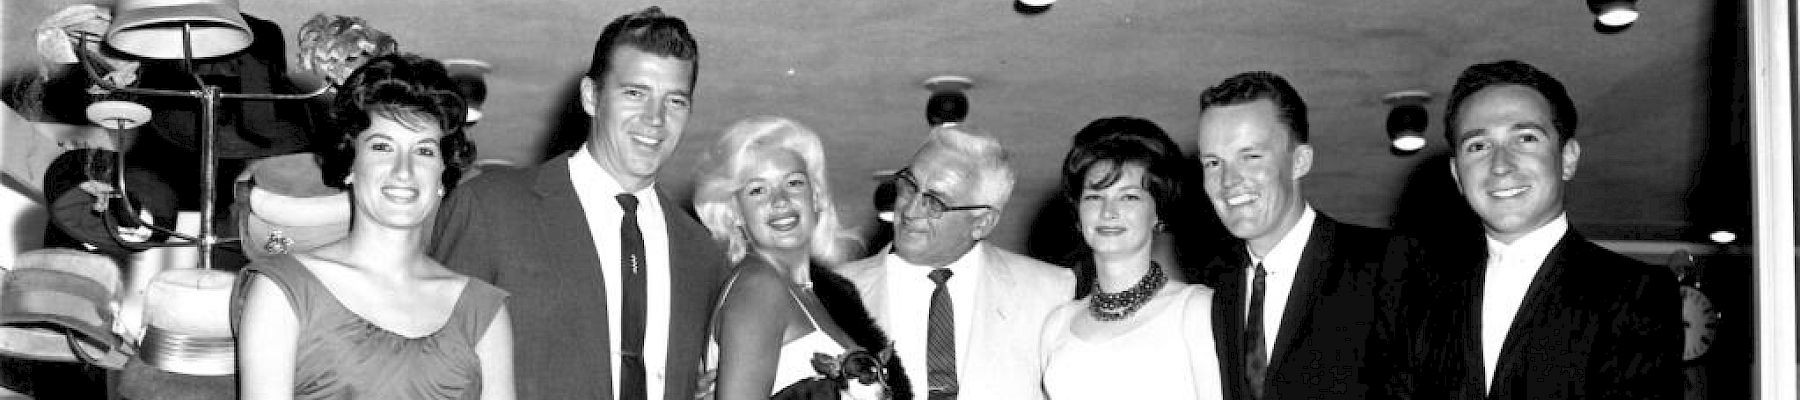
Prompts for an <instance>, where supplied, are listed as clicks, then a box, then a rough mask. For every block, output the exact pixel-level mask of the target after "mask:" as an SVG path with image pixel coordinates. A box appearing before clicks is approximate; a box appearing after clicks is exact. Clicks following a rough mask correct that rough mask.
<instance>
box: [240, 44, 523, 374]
mask: <svg viewBox="0 0 1800 400" xmlns="http://www.w3.org/2000/svg"><path fill="white" fill-rule="evenodd" d="M340 90H341V91H340V92H339V94H338V95H337V97H336V98H335V99H334V100H333V104H332V116H333V119H334V121H335V122H336V128H337V129H339V131H340V132H342V137H341V140H340V141H339V142H338V145H337V146H336V147H335V148H334V149H330V150H328V151H326V152H325V153H324V154H322V155H321V157H320V159H321V170H322V171H323V172H324V174H323V175H324V180H325V183H326V184H327V185H331V186H337V187H341V188H346V189H348V191H349V192H350V194H351V195H350V198H351V203H352V204H351V208H352V210H353V211H352V214H351V215H352V216H351V227H350V233H349V235H348V236H347V237H345V238H344V239H342V240H339V241H337V242H334V243H330V244H326V245H324V246H321V247H319V248H317V249H314V250H312V251H310V252H306V253H302V254H293V255H290V256H286V257H282V258H279V259H275V260H272V261H269V262H262V263H256V264H252V265H250V266H249V267H247V268H246V269H245V275H244V277H245V279H249V280H250V281H249V282H248V289H247V291H246V293H245V298H244V305H243V311H242V319H241V320H240V321H239V324H238V329H237V332H238V342H237V351H238V369H239V371H238V382H239V390H240V395H241V396H242V398H245V399H277V398H278V399H290V398H299V399H337V398H370V399H476V398H479V399H510V398H513V369H512V322H511V319H510V317H508V313H507V311H506V305H505V300H506V296H507V294H506V292H504V291H502V290H500V289H498V288H495V287H494V286H492V285H489V284H487V283H486V282H482V281H480V280H477V279H470V278H469V277H468V276H464V275H461V274H457V273H455V272H452V271H450V270H448V269H445V268H444V266H443V265H441V264H439V263H438V262H437V261H434V260H432V259H431V258H430V257H427V256H426V254H425V252H424V246H425V244H426V243H427V242H428V241H429V240H430V236H431V233H430V228H429V226H430V225H428V224H427V222H428V221H429V220H430V219H431V216H432V214H433V213H435V212H436V211H437V207H438V203H439V201H440V200H441V198H442V197H443V196H444V194H445V192H446V191H448V190H449V189H450V187H451V186H452V185H455V184H456V182H457V181H458V179H457V178H458V176H459V175H460V171H461V169H462V167H463V166H464V165H465V164H467V163H468V160H469V159H470V158H471V156H472V154H473V153H474V149H473V148H472V147H471V145H470V144H469V141H468V138H467V137H466V136H465V134H464V133H463V129H462V127H463V113H464V112H466V110H467V108H466V107H465V106H464V102H463V99H462V97H461V96H460V95H458V94H457V93H458V92H457V87H456V84H455V83H454V82H453V81H451V80H450V78H449V76H448V75H447V74H446V73H445V72H444V67H443V65H441V64H439V63H438V62H436V61H432V60H429V59H424V58H419V57H417V56H411V55H388V56H381V57H377V58H374V59H372V60H369V62H368V63H367V64H365V65H363V66H362V67H361V68H358V69H357V70H356V71H355V72H353V73H351V74H350V76H349V77H348V78H347V79H346V80H345V82H344V85H343V87H342V88H341V89H340Z"/></svg>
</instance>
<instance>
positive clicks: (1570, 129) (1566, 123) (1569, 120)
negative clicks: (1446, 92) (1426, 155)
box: [1444, 60, 1579, 154]
mask: <svg viewBox="0 0 1800 400" xmlns="http://www.w3.org/2000/svg"><path fill="white" fill-rule="evenodd" d="M1503 85H1518V86H1524V87H1527V88H1531V90H1535V91H1537V92H1538V94H1539V95H1542V96H1544V100H1545V101H1548V102H1550V112H1551V115H1550V123H1551V125H1554V126H1555V127H1556V133H1557V140H1558V141H1559V142H1558V143H1562V142H1566V141H1568V140H1569V139H1571V138H1574V137H1575V126H1576V123H1577V122H1579V121H1578V118H1579V117H1578V116H1577V115H1576V113H1575V101H1574V100H1571V99H1569V91H1568V89H1565V88H1563V84H1562V82H1561V81H1557V80H1556V78H1555V77H1552V76H1550V74H1548V73H1545V72H1544V71H1542V70H1539V69H1537V67H1533V66H1531V64H1526V63H1525V62H1523V61H1518V60H1501V61H1495V62H1490V63H1485V64H1475V65H1472V66H1469V68H1468V69H1465V70H1463V72H1462V76H1459V77H1457V78H1456V86H1455V87H1453V88H1451V89H1450V104H1449V109H1448V110H1446V111H1445V112H1444V139H1445V140H1447V141H1448V142H1449V143H1450V145H1451V146H1453V147H1454V146H1455V145H1456V131H1458V130H1461V129H1462V128H1459V127H1457V126H1456V116H1457V114H1460V111H1461V110H1459V109H1461V108H1462V103H1463V101H1464V100H1467V99H1468V98H1469V96H1471V95H1474V94H1475V93H1476V92H1480V91H1481V90H1482V89H1486V88H1489V87H1494V86H1503ZM1453 154H1454V153H1453Z"/></svg>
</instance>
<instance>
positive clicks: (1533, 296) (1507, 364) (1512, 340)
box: [1489, 230, 1575, 396]
mask: <svg viewBox="0 0 1800 400" xmlns="http://www.w3.org/2000/svg"><path fill="white" fill-rule="evenodd" d="M1574 237H1575V235H1574V231H1573V230H1571V231H1569V232H1568V233H1564V234H1563V237H1562V239H1561V240H1559V241H1557V242H1556V247H1555V248H1552V249H1550V253H1549V254H1546V255H1545V256H1544V264H1543V266H1541V267H1539V268H1538V271H1537V274H1536V275H1533V276H1532V277H1531V287H1530V288H1529V289H1526V290H1525V299H1524V300H1523V301H1521V302H1519V312H1518V314H1516V315H1514V316H1513V320H1512V325H1510V326H1509V327H1508V328H1507V331H1506V343H1505V344H1503V345H1501V346H1500V359H1499V360H1498V362H1496V363H1495V364H1496V365H1495V366H1494V382H1506V381H1507V380H1508V379H1507V377H1510V376H1512V375H1514V374H1517V373H1518V372H1519V371H1517V369H1518V368H1520V366H1519V365H1518V364H1519V358H1520V357H1523V356H1524V355H1525V348H1524V345H1525V343H1524V341H1525V340H1526V339H1527V338H1528V337H1529V336H1530V333H1531V327H1534V326H1541V325H1542V324H1539V323H1538V322H1537V321H1539V320H1540V319H1542V318H1543V317H1544V315H1543V314H1544V313H1545V312H1546V311H1547V310H1546V308H1549V307H1554V306H1557V305H1555V304H1548V302H1549V301H1550V300H1551V299H1552V298H1554V297H1553V296H1550V295H1551V293H1552V292H1553V291H1555V290H1560V288H1562V287H1563V286H1564V285H1563V284H1562V283H1561V281H1562V279H1563V273H1564V266H1563V263H1562V258H1563V253H1564V252H1565V251H1567V250H1568V248H1569V241H1570V240H1571V239H1572V238H1574ZM1492 387H1493V388H1494V389H1495V390H1493V393H1490V394H1489V395H1490V396H1493V395H1505V394H1507V392H1508V391H1507V390H1506V389H1507V388H1506V387H1505V386H1503V385H1494V386H1492Z"/></svg>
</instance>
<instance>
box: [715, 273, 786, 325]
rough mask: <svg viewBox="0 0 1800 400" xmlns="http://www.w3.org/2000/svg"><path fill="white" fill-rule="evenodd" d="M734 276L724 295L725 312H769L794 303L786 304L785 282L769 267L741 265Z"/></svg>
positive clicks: (723, 310)
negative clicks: (729, 287)
mask: <svg viewBox="0 0 1800 400" xmlns="http://www.w3.org/2000/svg"><path fill="white" fill-rule="evenodd" d="M731 273H732V275H733V276H734V278H732V279H734V281H732V283H731V289H730V290H728V291H726V292H725V294H724V306H723V308H722V309H721V311H722V312H727V313H731V312H733V311H755V310H761V312H765V313H766V312H769V311H772V310H776V309H780V307H782V305H783V304H791V303H792V302H791V301H787V300H788V295H787V281H786V279H785V278H783V277H782V275H781V273H780V272H778V271H776V270H775V268H774V267H770V266H769V265H768V264H765V263H760V262H745V263H739V264H738V266H737V268H734V269H733V270H732V272H731ZM765 315H766V314H765Z"/></svg>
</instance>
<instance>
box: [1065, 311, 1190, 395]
mask: <svg viewBox="0 0 1800 400" xmlns="http://www.w3.org/2000/svg"><path fill="white" fill-rule="evenodd" d="M1180 290H1181V292H1180V293H1175V294H1174V296H1171V297H1172V298H1171V299H1170V300H1172V301H1173V303H1171V304H1167V305H1166V306H1164V307H1161V308H1158V309H1157V310H1156V314H1155V315H1148V317H1150V320H1148V321H1144V322H1143V324H1142V325H1138V326H1136V327H1133V328H1132V329H1131V330H1130V331H1127V332H1125V333H1122V334H1120V335H1118V336H1115V337H1111V338H1106V339H1095V340H1090V339H1083V338H1080V337H1077V336H1075V335H1074V334H1073V333H1072V332H1071V331H1070V330H1069V324H1070V323H1071V322H1072V321H1074V319H1075V318H1076V317H1079V316H1080V313H1085V312H1087V300H1086V299H1083V300H1075V301H1071V302H1069V303H1066V304H1063V305H1062V306H1059V307H1057V309H1056V311H1053V312H1051V313H1050V317H1049V319H1047V320H1046V321H1045V323H1044V333H1043V337H1042V340H1043V346H1044V347H1043V351H1044V358H1045V361H1044V391H1045V392H1046V394H1048V395H1049V398H1050V399H1051V400H1067V399H1100V400H1117V399H1217V398H1220V397H1221V395H1222V392H1221V391H1219V388H1217V387H1213V388H1209V389H1210V390H1207V393H1198V392H1199V391H1200V390H1197V389H1196V388H1195V387H1196V385H1195V380H1196V379H1203V378H1201V377H1199V375H1200V374H1202V373H1212V374H1217V372H1216V370H1212V371H1201V370H1199V368H1196V363H1195V362H1193V360H1189V358H1191V357H1190V352H1189V351H1188V350H1187V349H1186V348H1185V345H1198V344H1199V343H1191V342H1194V340H1193V339H1196V337H1194V335H1212V332H1211V331H1210V330H1207V331H1205V332H1189V331H1188V330H1189V329H1186V328H1184V318H1183V315H1184V311H1185V310H1184V308H1185V306H1186V303H1187V301H1188V297H1189V296H1194V295H1197V294H1198V292H1199V291H1202V290H1208V289H1205V288H1204V287H1202V286H1198V285H1191V286H1184V287H1182V288H1181V289H1180ZM1206 312H1211V311H1210V310H1207V311H1206ZM1207 337H1210V336H1207ZM1204 342H1205V343H1204V344H1203V345H1204V346H1211V345H1212V344H1211V343H1212V342H1211V341H1210V340H1207V341H1204ZM1202 362H1211V363H1217V360H1216V359H1215V360H1205V361H1202ZM1213 382H1216V380H1215V381H1213ZM1206 383H1207V385H1203V386H1216V384H1212V382H1206Z"/></svg>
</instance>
